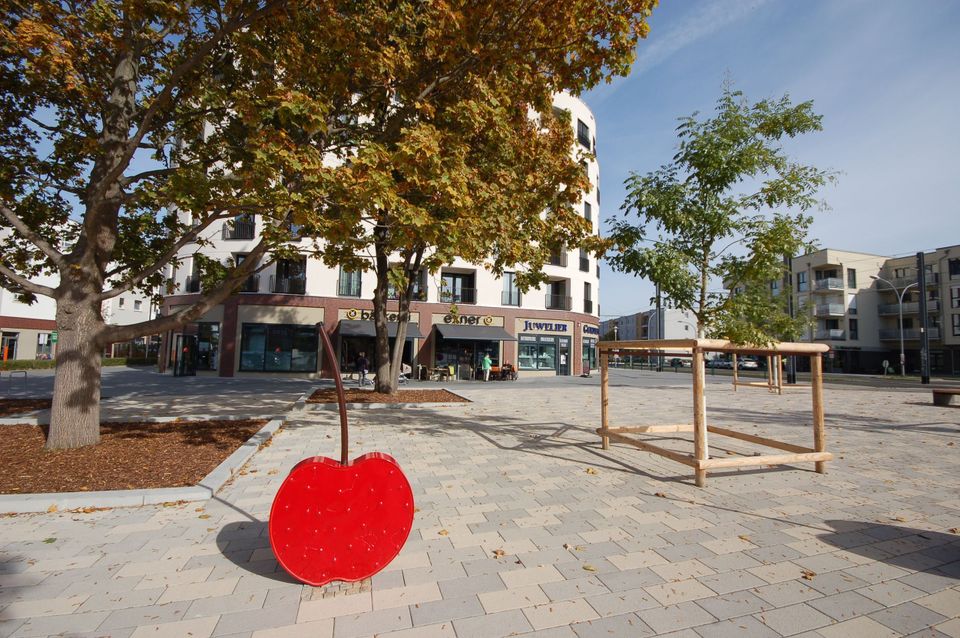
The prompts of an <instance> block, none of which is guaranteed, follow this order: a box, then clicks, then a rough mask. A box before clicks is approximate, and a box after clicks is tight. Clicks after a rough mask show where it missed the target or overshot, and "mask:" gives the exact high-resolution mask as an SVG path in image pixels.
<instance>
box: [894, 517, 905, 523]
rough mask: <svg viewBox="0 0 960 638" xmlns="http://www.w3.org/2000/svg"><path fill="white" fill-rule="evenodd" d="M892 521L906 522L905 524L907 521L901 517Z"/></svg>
mask: <svg viewBox="0 0 960 638" xmlns="http://www.w3.org/2000/svg"><path fill="white" fill-rule="evenodd" d="M893 520H895V521H900V522H901V523H906V522H907V519H905V518H904V517H902V516H895V517H894V519H893Z"/></svg>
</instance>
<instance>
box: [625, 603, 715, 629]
mask: <svg viewBox="0 0 960 638" xmlns="http://www.w3.org/2000/svg"><path fill="white" fill-rule="evenodd" d="M637 615H638V616H639V617H640V620H642V621H643V622H644V623H646V624H647V625H648V626H649V627H650V628H651V629H653V630H654V631H655V632H657V633H658V634H660V633H665V632H668V631H678V630H681V629H686V628H688V627H695V626H697V625H703V624H705V623H712V622H715V621H716V618H714V617H713V616H711V615H710V614H709V613H707V612H706V611H705V610H704V609H703V607H699V606H697V605H696V604H694V603H692V602H685V603H680V604H678V605H668V606H666V607H656V608H653V609H644V610H642V611H638V612H637Z"/></svg>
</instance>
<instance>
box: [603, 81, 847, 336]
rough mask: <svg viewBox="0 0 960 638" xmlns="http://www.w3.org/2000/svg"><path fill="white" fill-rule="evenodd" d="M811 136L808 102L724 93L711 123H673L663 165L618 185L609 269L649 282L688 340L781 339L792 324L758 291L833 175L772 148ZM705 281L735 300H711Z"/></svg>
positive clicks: (801, 242) (817, 122)
mask: <svg viewBox="0 0 960 638" xmlns="http://www.w3.org/2000/svg"><path fill="white" fill-rule="evenodd" d="M821 128H822V126H821V116H819V115H817V114H816V113H814V111H813V103H812V102H803V103H800V104H796V105H794V104H793V103H792V102H791V101H790V99H789V97H788V96H784V97H783V98H781V99H779V100H762V101H760V102H757V103H755V104H750V103H748V102H747V101H746V100H745V99H744V98H743V96H742V94H741V93H740V92H738V91H735V90H733V89H732V88H731V87H730V86H729V85H728V84H727V85H725V86H724V89H723V94H722V95H721V96H720V99H719V100H718V102H717V109H716V114H715V116H714V117H712V118H708V119H704V120H700V119H698V117H697V114H696V113H694V114H693V115H691V116H689V117H685V118H682V119H681V120H680V126H679V127H678V128H677V131H678V137H679V140H680V142H679V148H678V150H677V154H676V155H675V156H674V158H673V161H672V162H671V163H670V164H667V165H665V166H662V167H661V168H659V169H658V170H656V171H654V172H651V173H647V174H646V175H639V174H636V173H633V174H632V175H631V176H630V177H629V178H628V179H627V181H626V184H627V187H628V195H627V199H626V201H625V202H624V204H623V206H622V207H621V210H622V211H623V219H617V220H615V222H614V223H613V232H612V233H611V235H610V240H611V241H612V243H613V244H614V245H615V246H616V250H615V252H614V253H613V254H612V256H610V257H609V260H610V262H611V264H612V265H613V267H614V268H615V269H617V270H620V271H622V272H630V273H633V274H636V275H639V276H641V277H646V278H647V279H650V280H651V281H653V282H654V283H656V284H657V285H659V286H660V289H661V291H663V293H665V294H666V295H667V297H668V298H669V300H670V303H671V304H672V305H673V307H675V308H679V309H682V310H689V311H691V312H692V313H693V314H694V316H695V317H696V318H697V333H698V336H700V337H703V336H723V337H726V338H730V339H732V340H734V341H738V342H743V343H755V344H761V343H768V342H771V341H774V340H777V339H780V338H784V337H787V336H790V335H793V334H794V333H795V332H794V331H795V330H796V324H795V323H794V322H793V321H791V320H790V318H789V316H787V315H786V313H785V311H784V307H783V305H782V303H781V302H779V300H778V299H776V298H774V297H773V296H771V295H770V293H769V283H770V282H771V281H773V280H780V279H781V278H782V277H783V274H784V259H783V258H784V255H794V254H799V253H800V252H802V248H803V247H804V246H806V245H807V243H808V242H807V231H808V229H809V226H810V223H811V221H812V219H811V217H810V216H809V215H807V214H806V213H807V212H808V211H810V210H811V209H813V208H815V207H817V206H820V205H821V204H822V203H821V201H820V200H818V199H817V192H818V191H819V189H820V188H821V187H822V186H824V185H825V184H826V183H827V182H829V181H831V180H832V179H833V174H831V173H830V172H827V171H824V170H820V169H817V168H815V167H813V166H806V165H803V164H799V163H797V162H794V161H792V160H791V159H790V158H788V157H787V155H786V153H785V152H784V151H783V149H782V147H781V146H780V140H781V139H782V138H783V137H784V136H787V137H794V136H796V135H800V134H803V133H809V132H812V131H819V130H821ZM790 208H793V209H798V210H799V211H800V212H798V213H795V214H791V213H789V212H785V210H784V209H790ZM631 214H636V215H637V217H639V218H640V222H641V223H640V224H634V223H631V222H630V221H629V218H630V216H631ZM648 229H655V230H656V232H657V233H658V234H657V237H656V239H653V240H649V239H648V238H647V236H648ZM738 246H739V249H737V248H736V247H738ZM717 282H723V285H725V286H726V287H728V288H729V289H731V290H742V291H743V292H742V294H734V295H730V294H726V293H724V292H719V291H712V290H711V289H710V287H711V284H714V285H715V284H716V283H717ZM764 291H766V292H764ZM788 292H789V291H785V293H788ZM782 297H783V298H784V299H785V298H786V294H784V295H782Z"/></svg>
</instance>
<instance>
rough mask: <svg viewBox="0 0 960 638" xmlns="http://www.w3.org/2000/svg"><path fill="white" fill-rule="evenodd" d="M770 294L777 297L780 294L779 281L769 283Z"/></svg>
mask: <svg viewBox="0 0 960 638" xmlns="http://www.w3.org/2000/svg"><path fill="white" fill-rule="evenodd" d="M770 294H771V295H773V296H777V295H779V294H780V280H779V279H774V280H773V281H771V282H770Z"/></svg>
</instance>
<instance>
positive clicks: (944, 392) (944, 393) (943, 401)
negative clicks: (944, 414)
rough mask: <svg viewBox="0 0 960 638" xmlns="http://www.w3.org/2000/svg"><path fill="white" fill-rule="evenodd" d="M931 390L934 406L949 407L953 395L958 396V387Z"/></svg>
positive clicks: (959, 388) (959, 390)
mask: <svg viewBox="0 0 960 638" xmlns="http://www.w3.org/2000/svg"><path fill="white" fill-rule="evenodd" d="M931 390H933V404H934V405H950V402H951V401H952V400H953V396H954V395H955V394H960V387H958V388H947V387H938V388H931Z"/></svg>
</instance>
